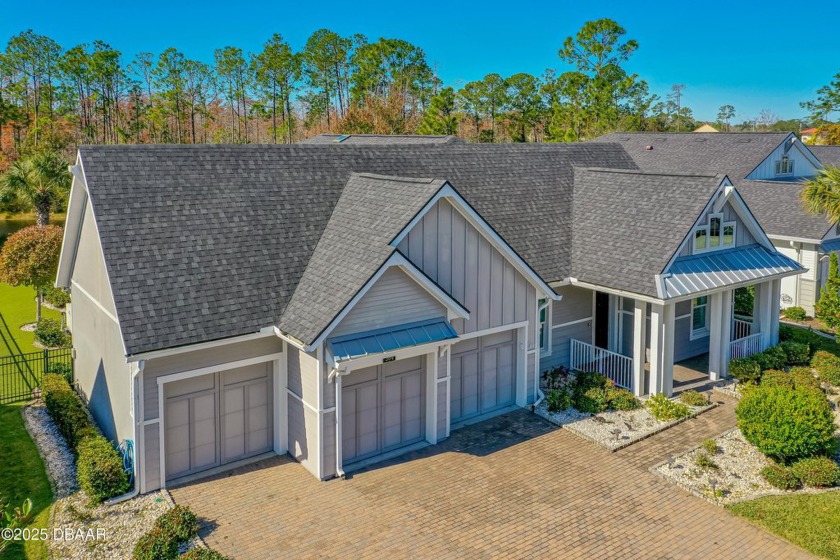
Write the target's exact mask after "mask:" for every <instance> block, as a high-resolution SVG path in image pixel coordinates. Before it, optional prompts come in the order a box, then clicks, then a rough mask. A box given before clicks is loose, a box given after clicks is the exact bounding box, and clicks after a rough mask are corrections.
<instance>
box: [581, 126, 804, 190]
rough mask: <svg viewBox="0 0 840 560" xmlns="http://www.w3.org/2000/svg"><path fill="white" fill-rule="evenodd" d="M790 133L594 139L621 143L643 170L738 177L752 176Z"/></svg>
mask: <svg viewBox="0 0 840 560" xmlns="http://www.w3.org/2000/svg"><path fill="white" fill-rule="evenodd" d="M788 136H790V133H787V132H737V133H735V132H732V133H728V132H718V133H717V134H704V133H701V132H697V133H694V132H682V133H680V132H671V133H662V132H613V133H611V134H606V135H604V136H600V137H598V138H596V139H594V140H592V142H616V143H618V144H621V145H622V146H624V149H625V150H627V153H628V154H629V155H630V157H632V158H633V161H635V162H636V165H638V166H639V169H642V170H644V171H656V172H662V173H724V174H726V175H728V176H729V177H730V178H731V179H733V180H735V179H743V178H745V177H746V176H747V175H749V174H750V172H751V171H752V170H753V169H755V168H756V166H757V165H758V164H760V163H761V162H762V161H764V159H765V158H767V156H769V155H770V152H772V151H773V150H774V149H775V148H776V147H778V146H779V144H781V143H782V142H784V141H785V139H786V138H787V137H788ZM647 146H651V147H652V148H653V149H651V150H648V149H646V147H647Z"/></svg>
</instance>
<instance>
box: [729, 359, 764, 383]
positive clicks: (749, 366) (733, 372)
mask: <svg viewBox="0 0 840 560" xmlns="http://www.w3.org/2000/svg"><path fill="white" fill-rule="evenodd" d="M729 375H730V376H732V377H734V378H735V379H737V380H738V381H740V382H741V383H755V382H757V381H758V380H759V378H760V377H761V366H760V365H759V364H758V362H756V361H755V360H753V359H752V358H735V359H734V360H730V361H729Z"/></svg>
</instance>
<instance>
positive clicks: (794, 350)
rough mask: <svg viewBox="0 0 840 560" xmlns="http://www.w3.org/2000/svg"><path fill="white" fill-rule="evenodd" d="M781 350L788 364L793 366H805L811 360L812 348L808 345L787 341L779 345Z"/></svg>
mask: <svg viewBox="0 0 840 560" xmlns="http://www.w3.org/2000/svg"><path fill="white" fill-rule="evenodd" d="M779 348H781V349H782V350H783V351H784V353H785V356H786V357H787V363H788V364H790V365H792V366H801V365H805V364H807V363H808V362H810V360H811V346H810V345H809V344H807V343H804V342H794V341H792V340H786V341H784V342H782V343H781V344H779Z"/></svg>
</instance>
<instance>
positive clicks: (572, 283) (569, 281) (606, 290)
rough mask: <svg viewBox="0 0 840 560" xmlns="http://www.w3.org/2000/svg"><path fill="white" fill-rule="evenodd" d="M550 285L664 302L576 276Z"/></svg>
mask: <svg viewBox="0 0 840 560" xmlns="http://www.w3.org/2000/svg"><path fill="white" fill-rule="evenodd" d="M551 285H552V286H554V287H556V288H561V287H563V286H577V287H579V288H586V289H588V290H592V291H596V292H604V293H606V294H613V295H616V296H622V297H626V298H631V299H637V300H639V301H646V302H648V303H657V304H660V305H662V304H664V303H665V301H664V300H661V299H659V298H655V297H651V296H646V295H644V294H637V293H636V292H629V291H627V290H618V289H615V288H608V287H606V286H599V285H598V284H592V283H590V282H584V281H581V280H578V279H577V278H573V277H571V276H570V277H568V278H566V279H564V280H561V281H558V282H552V283H551Z"/></svg>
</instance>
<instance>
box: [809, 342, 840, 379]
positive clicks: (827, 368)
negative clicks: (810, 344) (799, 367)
mask: <svg viewBox="0 0 840 560" xmlns="http://www.w3.org/2000/svg"><path fill="white" fill-rule="evenodd" d="M811 367H812V368H814V370H815V371H816V372H817V375H819V376H820V379H822V380H823V381H825V382H827V383H830V384H832V385H834V386H835V387H840V357H837V356H836V355H834V354H832V353H831V352H826V351H825V350H820V351H818V352H816V353H815V354H814V357H813V358H811Z"/></svg>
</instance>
